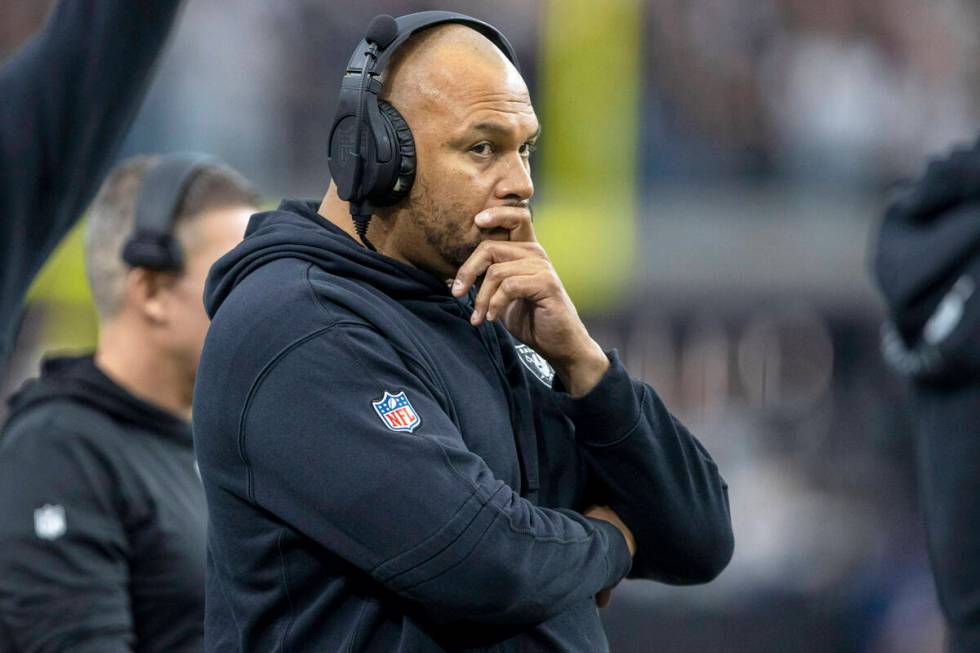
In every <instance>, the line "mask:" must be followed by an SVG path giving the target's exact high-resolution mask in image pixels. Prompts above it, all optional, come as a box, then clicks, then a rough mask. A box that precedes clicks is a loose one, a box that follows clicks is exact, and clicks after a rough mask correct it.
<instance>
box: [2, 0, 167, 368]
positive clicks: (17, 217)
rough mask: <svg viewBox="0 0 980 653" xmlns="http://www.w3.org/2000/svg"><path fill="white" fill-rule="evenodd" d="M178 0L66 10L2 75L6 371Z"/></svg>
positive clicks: (113, 0)
mask: <svg viewBox="0 0 980 653" xmlns="http://www.w3.org/2000/svg"><path fill="white" fill-rule="evenodd" d="M181 1H182V0H140V2H132V1H130V0H70V1H65V2H61V3H60V4H59V5H58V7H57V9H56V10H55V12H54V15H53V16H52V17H51V19H50V20H49V21H48V24H47V25H46V26H45V27H44V29H42V30H41V31H40V32H39V33H38V34H36V35H35V36H34V37H33V38H32V39H31V40H30V41H28V42H27V43H26V44H25V45H24V46H23V47H21V48H20V49H19V50H18V51H17V52H16V53H15V54H14V55H13V56H12V57H11V58H10V60H9V61H7V62H5V63H4V65H3V67H2V68H0V98H2V101H0V169H2V171H3V173H2V176H0V366H2V364H3V362H4V361H5V360H6V356H7V354H8V353H9V349H10V347H11V342H12V339H13V331H14V328H15V325H16V323H17V320H16V319H15V318H16V316H17V315H18V314H19V313H20V305H21V302H22V301H23V299H24V295H25V293H26V292H27V289H28V287H29V286H30V284H31V281H32V280H33V278H34V276H35V275H36V274H37V272H38V271H39V270H40V269H41V266H42V265H43V264H44V261H45V260H46V259H47V257H48V256H49V255H50V254H51V252H52V251H53V250H54V248H55V246H56V245H57V244H58V243H59V242H60V241H61V239H62V238H63V237H64V236H65V234H66V233H68V231H69V229H71V227H72V225H73V224H74V223H75V221H76V220H77V219H78V218H79V217H81V214H82V211H83V210H84V208H85V206H86V205H87V204H88V202H89V201H90V200H91V199H92V196H93V195H94V194H95V191H96V189H97V188H98V187H99V184H100V183H101V182H102V179H103V178H104V176H105V173H106V172H107V171H108V168H109V166H110V164H111V163H112V161H113V158H114V157H115V154H116V151H117V149H118V147H119V145H120V144H121V143H122V140H123V137H124V136H125V134H126V132H127V131H128V130H129V126H130V124H131V123H132V121H133V118H134V117H135V116H136V111H137V109H138V108H139V105H140V102H141V100H142V98H143V95H144V92H145V90H146V88H147V86H148V80H149V77H150V72H151V70H152V68H153V64H154V63H155V62H156V60H157V58H158V55H159V54H160V51H161V50H162V49H163V45H164V43H165V42H166V39H167V35H168V34H169V32H170V29H171V27H172V25H173V23H174V19H175V17H176V15H177V10H178V8H179V6H180V4H181Z"/></svg>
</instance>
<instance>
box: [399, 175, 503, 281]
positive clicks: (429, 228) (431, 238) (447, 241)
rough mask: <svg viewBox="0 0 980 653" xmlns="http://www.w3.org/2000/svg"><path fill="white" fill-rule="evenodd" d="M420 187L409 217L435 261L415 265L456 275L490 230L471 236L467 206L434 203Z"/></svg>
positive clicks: (483, 230) (470, 220)
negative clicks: (416, 226)
mask: <svg viewBox="0 0 980 653" xmlns="http://www.w3.org/2000/svg"><path fill="white" fill-rule="evenodd" d="M419 190H421V191H422V192H420V193H419V195H418V196H416V197H415V198H413V199H414V200H415V201H414V204H415V206H414V207H413V209H412V211H411V213H412V215H411V217H410V219H411V220H414V221H415V224H416V225H418V228H419V232H420V235H421V237H422V238H423V239H424V241H425V242H426V243H427V244H428V249H429V251H430V252H431V253H432V254H433V255H434V256H435V259H436V260H430V261H424V262H423V261H418V262H415V264H416V265H417V266H418V267H420V268H436V267H438V269H429V270H428V271H429V272H432V273H434V274H437V275H440V276H446V275H447V274H448V275H452V274H455V273H456V270H458V269H459V268H460V267H461V266H462V265H463V263H465V262H466V259H468V258H469V257H470V255H471V254H472V253H473V251H474V250H476V247H477V245H479V244H480V242H481V241H483V240H486V238H487V235H488V234H489V233H490V230H489V229H481V230H480V235H479V236H478V237H476V238H474V237H473V236H472V235H470V233H471V229H472V226H473V224H472V220H473V218H475V217H476V215H475V214H473V215H467V214H468V213H471V212H472V210H471V209H470V208H469V207H465V206H461V205H458V204H450V205H447V204H440V203H437V202H435V201H433V198H432V197H431V195H429V193H428V192H426V189H424V188H422V189H419Z"/></svg>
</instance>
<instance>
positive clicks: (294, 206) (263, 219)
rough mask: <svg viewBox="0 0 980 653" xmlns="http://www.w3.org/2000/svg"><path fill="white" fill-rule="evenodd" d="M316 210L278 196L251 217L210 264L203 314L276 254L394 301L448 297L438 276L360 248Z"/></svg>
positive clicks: (311, 204)
mask: <svg viewBox="0 0 980 653" xmlns="http://www.w3.org/2000/svg"><path fill="white" fill-rule="evenodd" d="M317 209H318V203H317V202H316V201H301V200H284V201H283V202H282V204H280V205H279V208H278V209H276V210H275V211H267V212H265V213H258V214H256V215H254V216H252V218H251V220H250V221H249V224H248V229H247V230H246V231H245V238H244V240H243V241H242V242H241V243H239V245H238V246H237V247H236V248H235V249H233V250H232V251H231V252H229V253H228V254H226V255H225V256H223V257H222V258H220V259H219V260H218V261H217V262H216V263H215V264H214V266H213V267H212V268H211V272H210V274H209V275H208V281H207V284H206V286H205V290H204V303H205V307H206V308H207V311H208V314H209V315H210V316H212V317H213V316H214V314H215V312H216V311H217V310H218V307H219V306H220V305H221V303H222V302H223V301H224V300H225V298H227V297H228V294H229V293H230V292H231V290H232V289H233V288H234V287H235V286H237V285H238V284H239V283H241V281H242V280H243V279H244V278H245V277H247V276H248V275H249V274H250V273H251V272H253V271H255V270H256V269H258V268H259V267H261V266H262V265H265V264H266V263H270V262H272V261H274V260H277V259H281V258H299V259H302V260H306V261H309V262H311V263H313V264H315V265H316V266H317V267H319V268H321V269H323V270H325V271H327V272H329V273H331V274H336V275H338V276H341V277H344V278H346V279H353V280H358V281H362V282H364V283H367V284H369V285H371V286H374V287H376V288H378V289H379V290H381V291H382V292H384V293H385V294H387V295H389V296H390V297H392V298H394V299H398V300H406V299H431V300H434V301H451V300H452V299H453V298H452V295H451V294H450V293H449V289H448V288H447V287H446V284H445V283H444V282H443V281H442V280H440V279H438V278H436V277H435V276H434V275H431V274H429V273H427V272H424V271H423V270H419V269H418V268H415V267H413V266H411V265H408V264H406V263H402V262H401V261H396V260H395V259H393V258H390V257H388V256H385V255H383V254H379V253H378V252H373V251H371V250H369V249H368V248H366V247H363V246H362V245H361V244H360V243H358V242H357V241H355V240H354V239H353V238H351V236H350V235H349V234H348V233H347V232H345V231H344V230H343V229H341V228H340V227H338V226H337V225H335V224H333V223H332V222H330V221H329V220H327V219H326V218H324V217H322V216H321V215H320V214H319V213H317Z"/></svg>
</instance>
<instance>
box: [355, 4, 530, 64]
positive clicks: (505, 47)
mask: <svg viewBox="0 0 980 653" xmlns="http://www.w3.org/2000/svg"><path fill="white" fill-rule="evenodd" d="M445 23H458V24H460V25H466V26H467V27H469V28H472V29H474V30H476V31H477V32H480V33H481V34H483V35H484V36H485V37H487V38H488V39H490V41H491V42H492V43H493V44H494V45H496V46H497V47H498V48H500V51H501V52H503V53H504V55H505V56H506V57H507V58H508V59H510V62H511V63H512V64H514V67H515V68H517V70H518V72H520V69H521V68H520V64H519V63H518V61H517V54H516V53H515V52H514V48H513V47H512V46H511V44H510V41H508V40H507V37H506V36H504V35H503V34H502V33H500V32H499V31H498V30H497V28H496V27H494V26H493V25H491V24H489V23H485V22H483V21H482V20H477V19H476V18H473V17H471V16H467V15H466V14H460V13H458V12H455V11H419V12H416V13H414V14H408V15H406V16H399V17H398V18H396V19H395V24H396V25H397V26H398V34H397V36H395V40H393V41H392V42H391V43H389V44H388V45H386V46H385V47H384V48H379V50H378V57H377V63H376V64H375V65H374V67H373V73H374V74H375V75H377V74H380V73H381V72H382V71H384V69H385V67H386V66H387V64H388V60H389V59H390V58H391V55H392V54H394V52H395V51H396V50H397V49H398V47H399V46H400V45H401V44H402V43H404V42H405V41H407V40H408V39H409V38H411V37H412V35H414V34H416V33H418V32H421V31H423V30H426V29H428V28H430V27H435V26H436V25H443V24H445ZM369 45H370V44H369V43H368V41H367V39H366V38H365V39H361V42H360V43H358V44H357V47H356V48H355V49H354V54H353V55H352V56H351V58H350V61H348V62H347V73H348V74H359V73H361V72H363V71H364V66H365V64H366V63H367V58H368V55H367V52H368V49H369Z"/></svg>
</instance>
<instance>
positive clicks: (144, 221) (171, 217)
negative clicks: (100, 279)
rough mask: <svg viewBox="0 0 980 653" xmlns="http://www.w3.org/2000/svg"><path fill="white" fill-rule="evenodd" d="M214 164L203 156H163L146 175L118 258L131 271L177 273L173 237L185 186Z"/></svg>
mask: <svg viewBox="0 0 980 653" xmlns="http://www.w3.org/2000/svg"><path fill="white" fill-rule="evenodd" d="M216 164H217V159H215V158H213V157H210V156H207V155H205V154H196V153H180V154H167V155H164V156H163V157H162V158H161V160H160V161H159V162H158V163H157V164H156V165H155V166H153V167H152V168H150V170H149V171H148V172H147V173H146V175H145V176H144V177H143V181H142V182H140V189H139V196H138V197H137V199H136V216H135V218H134V220H133V233H132V234H131V235H130V237H129V239H128V240H127V241H126V244H125V246H124V247H123V251H122V258H123V261H125V262H126V263H127V264H129V265H131V266H132V267H134V268H148V269H150V270H157V271H160V272H179V271H180V270H181V269H183V267H184V252H183V250H182V249H181V247H180V242H179V241H178V240H177V237H176V235H175V234H174V223H175V221H176V220H177V213H178V209H179V208H180V204H181V202H183V200H184V195H185V194H186V192H187V186H188V185H189V184H190V183H191V181H193V180H194V177H196V176H197V174H198V173H199V172H201V170H202V169H204V168H205V167H208V166H213V165H216Z"/></svg>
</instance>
